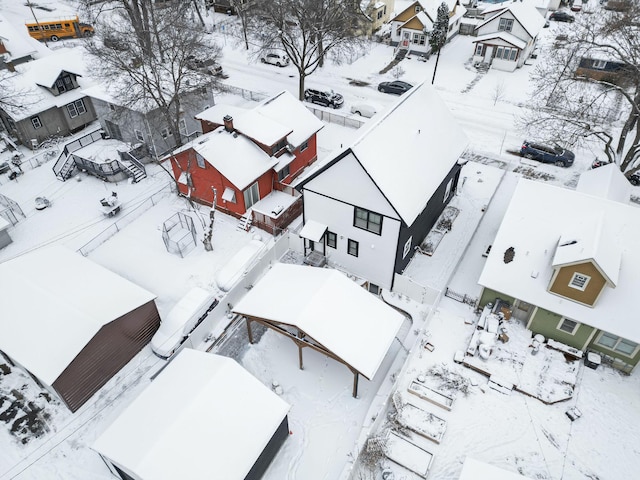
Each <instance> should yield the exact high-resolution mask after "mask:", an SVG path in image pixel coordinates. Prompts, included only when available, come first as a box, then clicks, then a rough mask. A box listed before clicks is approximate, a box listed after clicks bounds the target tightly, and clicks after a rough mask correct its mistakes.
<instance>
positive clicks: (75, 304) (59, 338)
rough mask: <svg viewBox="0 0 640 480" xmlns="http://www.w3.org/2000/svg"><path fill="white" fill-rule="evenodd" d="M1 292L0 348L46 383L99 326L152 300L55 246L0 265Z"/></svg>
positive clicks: (125, 281) (60, 371)
mask: <svg viewBox="0 0 640 480" xmlns="http://www.w3.org/2000/svg"><path fill="white" fill-rule="evenodd" d="M0 292H2V295H3V297H4V298H6V299H7V301H5V302H3V303H2V306H0V331H1V332H2V335H0V350H2V351H3V352H6V353H7V355H9V356H10V357H11V358H13V359H14V360H15V361H17V362H19V363H20V364H22V365H23V366H24V367H25V368H26V369H27V370H29V371H30V372H32V373H33V374H34V375H35V376H36V377H38V378H39V379H40V380H42V381H43V382H44V383H46V384H48V385H52V384H53V382H54V381H55V380H56V379H57V378H58V377H59V376H60V374H61V373H62V372H63V371H64V369H65V368H66V367H67V366H68V365H69V364H70V363H71V361H72V360H73V359H74V358H75V357H76V355H77V354H78V353H79V352H80V351H81V350H82V349H83V348H84V347H85V346H86V345H87V343H88V342H89V341H90V340H91V339H92V338H93V336H94V335H95V334H96V333H97V332H98V331H99V330H100V328H102V327H103V326H104V325H106V324H107V323H109V322H111V321H113V320H115V319H117V318H119V317H121V316H122V315H125V314H126V313H129V312H130V311H132V310H134V309H136V308H138V307H140V306H142V305H144V304H146V303H148V302H150V301H152V300H153V299H154V298H155V295H153V294H152V293H150V292H148V291H147V290H144V289H143V288H141V287H139V286H137V285H135V284H134V283H132V282H130V281H129V280H126V279H124V278H122V277H121V276H119V275H117V274H115V273H113V272H111V271H110V270H107V269H106V268H104V267H102V266H100V265H98V264H97V263H94V262H92V261H91V260H89V259H87V258H85V257H83V256H82V255H80V254H78V253H75V252H73V251H71V250H69V249H67V248H64V247H60V246H55V247H48V248H41V249H38V250H35V251H33V252H30V253H26V254H24V255H22V256H20V257H17V258H14V259H12V260H8V261H6V262H4V263H0ZM105 292H108V293H109V294H108V295H105ZM25 339H28V341H26V340H25Z"/></svg>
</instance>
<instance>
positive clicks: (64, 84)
mask: <svg viewBox="0 0 640 480" xmlns="http://www.w3.org/2000/svg"><path fill="white" fill-rule="evenodd" d="M56 88H57V89H58V93H64V92H66V91H67V90H73V80H71V76H70V75H61V76H60V77H58V80H56Z"/></svg>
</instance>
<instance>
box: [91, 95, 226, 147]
mask: <svg viewBox="0 0 640 480" xmlns="http://www.w3.org/2000/svg"><path fill="white" fill-rule="evenodd" d="M85 93H86V94H87V95H88V96H90V97H91V101H92V103H93V105H94V107H95V111H96V115H97V117H98V120H99V122H100V125H101V126H102V128H103V129H104V130H105V131H106V132H107V133H108V134H109V136H110V137H111V138H114V139H116V140H120V141H123V142H126V143H129V144H132V145H133V144H138V143H143V144H145V145H146V146H147V148H148V150H149V152H150V153H151V154H152V155H154V156H160V155H163V154H165V153H167V152H169V151H171V150H172V149H174V148H175V147H176V146H178V145H179V144H183V143H186V142H188V141H189V140H192V139H194V138H195V137H198V136H200V135H201V134H202V127H201V124H200V122H199V121H197V120H196V119H195V116H196V115H197V114H198V113H200V112H202V111H203V110H206V109H207V108H209V107H210V106H212V105H213V104H214V100H213V89H212V88H211V85H209V86H207V87H204V88H199V89H196V90H193V91H191V92H189V93H187V94H185V95H183V96H182V98H181V105H182V110H181V118H180V122H179V125H178V131H177V132H174V131H172V129H171V127H170V126H169V123H168V122H167V121H166V120H165V118H164V117H163V115H162V112H161V111H160V109H158V108H154V106H152V105H149V104H148V103H147V104H144V103H143V102H138V103H137V104H136V105H135V106H131V105H123V102H122V101H120V100H118V98H117V96H116V95H115V94H114V92H113V91H112V90H111V89H110V88H108V87H107V86H106V85H104V84H101V85H96V86H94V87H92V88H89V89H87V90H86V92H85ZM178 139H181V141H180V142H178Z"/></svg>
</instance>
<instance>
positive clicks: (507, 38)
mask: <svg viewBox="0 0 640 480" xmlns="http://www.w3.org/2000/svg"><path fill="white" fill-rule="evenodd" d="M496 39H499V40H502V41H503V42H506V43H509V44H511V45H513V46H514V47H518V48H520V49H523V48H524V47H526V46H527V42H525V41H524V40H521V39H519V38H518V37H516V36H515V35H513V34H512V33H509V32H491V33H487V34H485V35H478V36H477V37H476V39H475V40H474V41H473V43H478V42H487V41H488V40H496Z"/></svg>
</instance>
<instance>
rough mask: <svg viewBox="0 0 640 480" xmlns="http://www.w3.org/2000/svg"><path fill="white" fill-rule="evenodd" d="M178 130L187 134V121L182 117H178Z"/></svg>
mask: <svg viewBox="0 0 640 480" xmlns="http://www.w3.org/2000/svg"><path fill="white" fill-rule="evenodd" d="M178 131H179V132H180V133H181V134H182V135H185V136H186V135H187V121H186V120H185V119H184V118H182V119H180V121H179V122H178Z"/></svg>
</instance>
